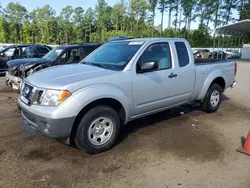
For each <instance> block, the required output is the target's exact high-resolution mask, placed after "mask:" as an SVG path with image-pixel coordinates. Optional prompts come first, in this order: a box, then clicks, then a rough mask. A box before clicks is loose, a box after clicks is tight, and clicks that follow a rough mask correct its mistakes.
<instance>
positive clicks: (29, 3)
mask: <svg viewBox="0 0 250 188" xmlns="http://www.w3.org/2000/svg"><path fill="white" fill-rule="evenodd" d="M118 1H119V0H106V2H107V3H108V5H110V6H113V5H114V4H115V3H117V2H118ZM0 2H1V4H2V6H3V7H6V5H7V4H8V3H10V2H19V3H20V4H22V5H23V6H25V7H26V8H27V9H28V10H29V11H31V10H32V9H35V8H37V7H42V6H44V5H46V4H49V5H50V6H51V7H53V8H54V9H55V10H56V12H57V14H59V13H60V11H61V9H62V8H64V7H66V6H67V5H70V6H72V7H73V8H75V7H78V6H81V7H82V8H83V9H84V10H87V9H88V8H89V7H91V8H95V5H96V4H97V0H70V1H69V0H14V1H10V0H0ZM233 14H234V15H236V13H235V12H234V13H233ZM172 20H173V18H172ZM160 23H161V14H160V12H159V10H157V12H156V17H155V25H160ZM167 23H168V13H167V12H166V13H165V16H164V23H163V27H164V28H166V27H167ZM197 28H198V20H196V21H195V22H192V24H191V29H197Z"/></svg>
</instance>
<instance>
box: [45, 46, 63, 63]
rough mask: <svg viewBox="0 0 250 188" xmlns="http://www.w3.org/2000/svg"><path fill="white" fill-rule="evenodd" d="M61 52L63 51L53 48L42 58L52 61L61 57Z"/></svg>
mask: <svg viewBox="0 0 250 188" xmlns="http://www.w3.org/2000/svg"><path fill="white" fill-rule="evenodd" d="M62 52H63V49H58V48H54V49H53V50H51V51H50V52H49V53H47V54H46V55H45V56H43V57H42V58H44V59H49V60H51V61H54V60H55V59H56V58H57V57H58V56H59V55H61V53H62Z"/></svg>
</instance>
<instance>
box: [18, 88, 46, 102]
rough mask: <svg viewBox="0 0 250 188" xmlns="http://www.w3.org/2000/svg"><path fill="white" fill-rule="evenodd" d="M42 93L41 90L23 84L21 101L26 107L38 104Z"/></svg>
mask: <svg viewBox="0 0 250 188" xmlns="http://www.w3.org/2000/svg"><path fill="white" fill-rule="evenodd" d="M43 93H44V90H43V89H38V88H36V87H34V86H31V85H30V84H27V83H24V86H23V87H22V91H21V100H22V98H24V99H23V100H22V101H23V102H24V103H26V104H27V105H31V104H40V103H41V98H42V95H43Z"/></svg>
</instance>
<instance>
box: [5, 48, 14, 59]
mask: <svg viewBox="0 0 250 188" xmlns="http://www.w3.org/2000/svg"><path fill="white" fill-rule="evenodd" d="M15 51H16V48H9V49H8V50H6V51H5V52H4V53H3V54H4V55H3V56H6V57H12V56H14V53H15Z"/></svg>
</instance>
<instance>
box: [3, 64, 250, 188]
mask: <svg viewBox="0 0 250 188" xmlns="http://www.w3.org/2000/svg"><path fill="white" fill-rule="evenodd" d="M238 67H239V71H238V85H237V86H236V88H234V89H233V90H228V91H227V92H226V93H225V97H224V98H225V100H224V101H223V103H222V105H221V108H220V110H219V111H218V112H217V113H214V114H206V113H203V112H201V111H199V110H198V109H197V108H196V107H194V106H185V107H181V108H178V109H173V110H171V111H166V112H163V113H160V114H156V115H153V116H150V117H147V118H143V119H140V120H137V121H134V122H132V123H130V124H129V125H128V126H127V127H126V128H125V133H124V136H123V138H121V141H120V143H119V144H118V145H117V146H116V147H115V148H113V149H112V150H110V151H108V152H106V153H103V154H100V155H96V156H90V155H87V154H85V153H83V152H80V151H79V150H77V149H76V148H74V147H70V146H66V145H64V144H63V143H61V142H59V141H56V140H53V139H49V138H46V137H43V136H41V135H40V134H39V133H36V132H34V131H32V130H30V129H29V128H27V127H25V126H24V124H23V121H22V120H21V117H20V114H19V112H18V110H17V107H16V102H15V101H16V97H17V94H15V93H14V92H12V91H11V90H10V89H8V88H6V87H5V86H4V81H3V79H0V187H1V188H2V187H4V188H5V187H6V188H12V187H23V188H29V187H32V188H33V187H73V188H78V187H84V188H88V187H91V188H92V187H95V188H99V187H119V188H120V187H121V188H123V187H124V188H125V187H131V188H132V187H136V188H138V187H152V188H155V187H156V188H172V187H185V188H186V187H197V188H200V187H220V188H223V187H232V188H238V187H239V188H250V157H249V156H246V155H243V154H241V153H238V152H236V149H237V148H238V147H239V146H240V138H241V136H246V134H247V132H248V130H249V129H250V95H249V92H250V84H249V83H250V76H249V73H250V63H247V62H241V63H239V66H238ZM180 112H184V113H185V114H184V115H180Z"/></svg>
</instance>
